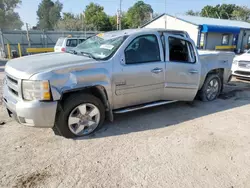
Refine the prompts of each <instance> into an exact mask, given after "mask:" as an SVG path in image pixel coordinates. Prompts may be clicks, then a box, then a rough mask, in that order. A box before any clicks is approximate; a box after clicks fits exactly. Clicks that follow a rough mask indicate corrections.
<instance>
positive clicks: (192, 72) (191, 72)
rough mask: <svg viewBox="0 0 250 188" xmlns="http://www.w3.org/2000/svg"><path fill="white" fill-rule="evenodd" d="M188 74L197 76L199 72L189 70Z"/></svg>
mask: <svg viewBox="0 0 250 188" xmlns="http://www.w3.org/2000/svg"><path fill="white" fill-rule="evenodd" d="M189 73H190V74H198V73H199V72H198V71H197V70H194V69H192V70H189Z"/></svg>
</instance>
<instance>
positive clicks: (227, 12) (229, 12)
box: [201, 4, 237, 19]
mask: <svg viewBox="0 0 250 188" xmlns="http://www.w3.org/2000/svg"><path fill="white" fill-rule="evenodd" d="M236 9H237V6H236V5H235V4H222V5H216V6H210V5H207V6H205V7H204V8H203V9H202V10H201V16H203V17H210V18H221V19H232V18H233V12H234V10H236Z"/></svg>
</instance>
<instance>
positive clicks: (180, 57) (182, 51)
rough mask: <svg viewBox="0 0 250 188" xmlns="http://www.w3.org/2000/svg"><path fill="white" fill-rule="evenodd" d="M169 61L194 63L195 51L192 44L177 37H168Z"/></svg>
mask: <svg viewBox="0 0 250 188" xmlns="http://www.w3.org/2000/svg"><path fill="white" fill-rule="evenodd" d="M168 42H169V61H174V62H181V63H195V62H196V58H195V51H194V47H193V45H192V44H191V43H190V42H188V41H186V40H182V39H179V38H174V37H169V38H168Z"/></svg>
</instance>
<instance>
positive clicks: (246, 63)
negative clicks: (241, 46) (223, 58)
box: [239, 61, 250, 69]
mask: <svg viewBox="0 0 250 188" xmlns="http://www.w3.org/2000/svg"><path fill="white" fill-rule="evenodd" d="M239 67H241V68H248V69H250V61H239Z"/></svg>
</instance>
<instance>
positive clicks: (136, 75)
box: [3, 29, 234, 138]
mask: <svg viewBox="0 0 250 188" xmlns="http://www.w3.org/2000/svg"><path fill="white" fill-rule="evenodd" d="M198 53H199V54H198ZM233 58H234V53H231V52H213V51H211V52H206V51H200V52H198V51H197V50H196V47H195V44H194V42H193V41H192V40H191V39H190V38H189V36H188V34H187V33H185V32H182V31H171V30H161V29H136V30H123V31H116V32H107V33H101V34H98V35H96V36H93V37H91V38H89V39H87V40H86V41H85V42H83V43H82V44H80V45H78V46H77V47H76V48H75V49H74V50H72V51H71V52H70V53H62V52H59V53H47V54H39V55H33V56H27V57H22V58H18V59H13V60H10V61H9V62H8V63H7V64H6V67H5V73H6V77H5V81H4V91H3V100H4V103H5V105H6V108H7V111H8V113H9V115H10V116H13V117H15V118H16V120H17V121H18V122H19V123H21V124H23V125H27V126H34V127H43V128H53V130H54V131H55V133H57V134H60V135H62V136H64V137H67V138H72V137H79V136H84V135H88V134H90V133H93V132H94V131H96V130H97V129H98V128H100V126H101V125H102V124H103V122H104V119H105V118H107V119H109V120H111V121H113V114H114V113H125V112H130V111H134V110H138V109H143V108H148V107H153V106H158V105H163V104H167V103H172V102H174V101H192V100H193V99H194V98H195V97H196V96H198V97H200V99H201V100H203V101H212V100H215V99H216V98H217V96H218V95H219V94H220V92H221V91H222V89H223V84H224V83H227V82H228V81H229V80H230V78H231V77H230V76H231V64H232V61H233ZM166 118H167V117H166Z"/></svg>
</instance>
